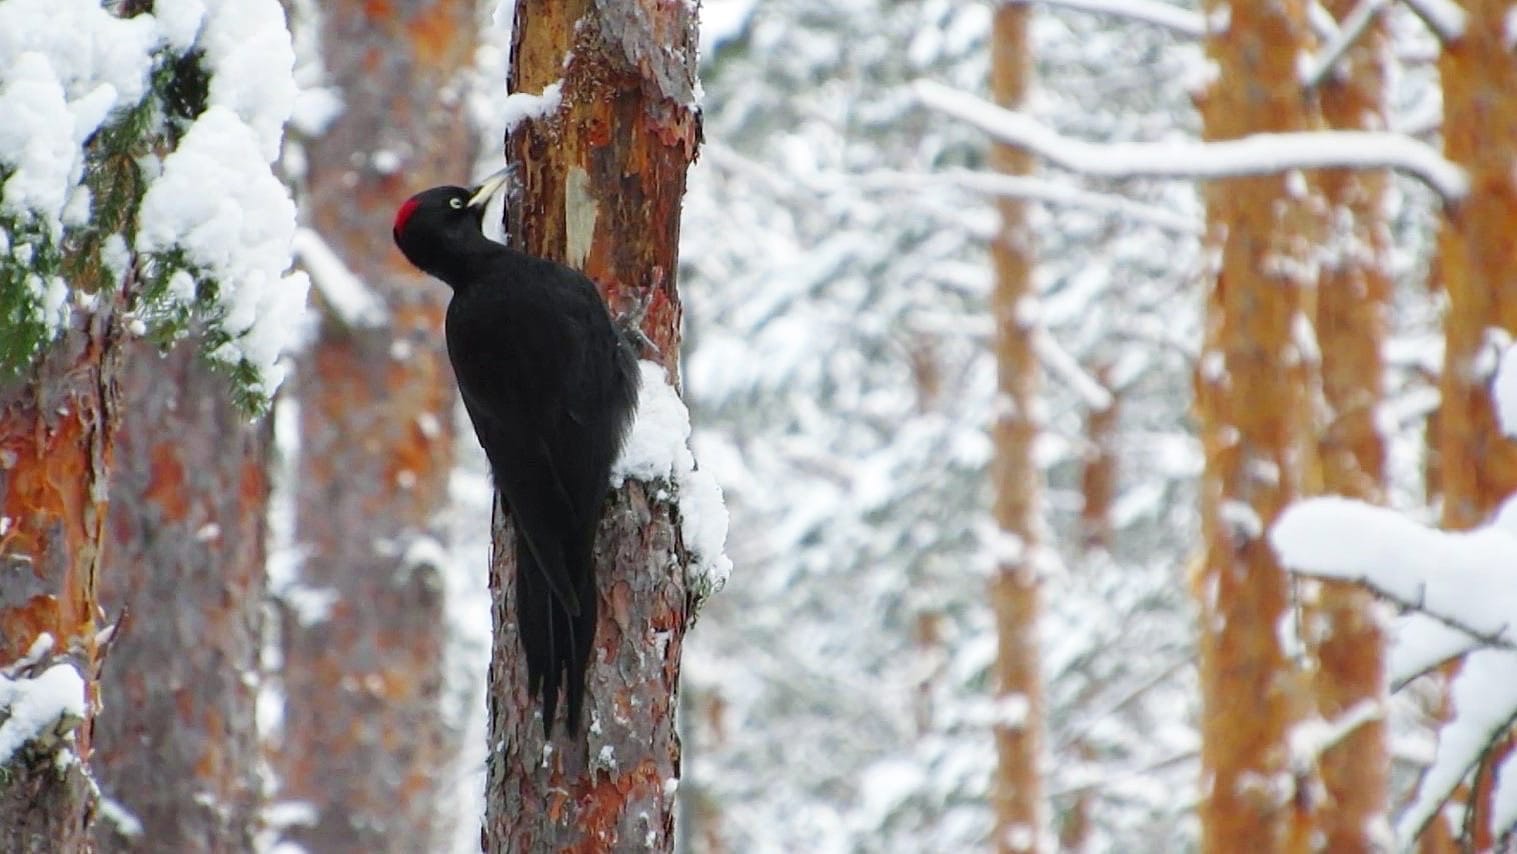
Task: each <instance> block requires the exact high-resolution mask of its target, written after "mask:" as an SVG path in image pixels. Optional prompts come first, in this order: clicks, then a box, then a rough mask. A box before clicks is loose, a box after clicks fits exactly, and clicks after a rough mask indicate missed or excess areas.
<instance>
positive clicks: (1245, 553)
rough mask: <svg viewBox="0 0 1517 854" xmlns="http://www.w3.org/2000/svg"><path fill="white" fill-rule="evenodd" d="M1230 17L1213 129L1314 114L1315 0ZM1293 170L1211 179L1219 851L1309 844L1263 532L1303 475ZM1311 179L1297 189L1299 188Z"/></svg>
mask: <svg viewBox="0 0 1517 854" xmlns="http://www.w3.org/2000/svg"><path fill="white" fill-rule="evenodd" d="M1205 12H1206V14H1207V15H1208V17H1209V18H1212V19H1216V20H1227V21H1228V25H1227V26H1225V27H1219V28H1213V29H1212V30H1211V31H1210V33H1209V34H1208V37H1207V42H1206V48H1207V55H1208V57H1209V58H1210V59H1211V60H1212V61H1214V62H1215V63H1216V64H1217V67H1218V71H1219V73H1218V77H1217V80H1216V82H1215V83H1214V84H1213V85H1212V87H1211V88H1210V89H1209V91H1207V92H1206V93H1205V94H1204V96H1202V97H1201V98H1200V107H1201V117H1202V123H1203V128H1204V135H1205V137H1206V138H1207V139H1208V140H1220V139H1231V138H1235V137H1240V136H1244V135H1246V134H1249V133H1256V132H1261V131H1296V130H1303V129H1306V128H1307V127H1308V125H1309V117H1308V115H1307V113H1306V110H1305V106H1304V105H1305V99H1304V98H1303V97H1302V92H1301V86H1300V83H1299V78H1298V75H1297V65H1296V60H1297V57H1298V55H1299V54H1300V52H1301V50H1302V48H1303V47H1305V46H1306V44H1307V38H1308V36H1307V29H1306V10H1305V4H1304V3H1303V2H1301V0H1283V2H1278V3H1228V2H1225V0H1211V2H1207V3H1206V4H1205ZM1287 181H1288V179H1287V178H1286V177H1285V176H1271V177H1259V178H1246V179H1237V180H1231V181H1226V182H1217V183H1213V184H1211V185H1209V186H1208V187H1207V189H1206V197H1205V198H1206V208H1207V224H1208V244H1209V246H1210V247H1211V249H1212V250H1213V251H1214V252H1215V253H1216V258H1217V260H1216V262H1215V263H1216V265H1217V267H1216V281H1215V284H1214V285H1213V287H1212V288H1211V292H1210V294H1209V298H1208V301H1207V311H1206V340H1205V344H1204V347H1203V350H1202V356H1201V363H1200V365H1199V366H1198V370H1197V374H1196V409H1197V414H1198V416H1199V420H1200V424H1201V437H1202V446H1203V449H1204V452H1205V457H1206V467H1205V472H1204V475H1203V478H1202V488H1201V495H1202V498H1201V522H1202V532H1203V535H1204V537H1205V555H1204V561H1203V565H1202V566H1201V568H1200V570H1199V572H1198V573H1197V577H1196V578H1195V587H1196V595H1197V597H1198V599H1199V603H1200V612H1201V637H1200V646H1201V690H1202V717H1201V736H1202V747H1201V763H1202V780H1203V782H1202V796H1203V799H1204V800H1203V801H1202V804H1201V809H1200V813H1201V844H1202V850H1204V851H1208V852H1231V851H1235V850H1237V845H1238V844H1239V842H1240V840H1247V844H1248V845H1249V846H1250V847H1251V848H1254V849H1257V850H1260V851H1291V850H1305V848H1306V847H1307V846H1308V844H1309V838H1310V827H1311V814H1312V810H1313V806H1314V805H1313V804H1312V802H1311V794H1310V793H1311V785H1310V781H1309V780H1303V779H1300V777H1299V776H1298V775H1299V774H1300V772H1301V769H1296V768H1293V767H1291V763H1290V756H1289V755H1288V746H1287V742H1286V738H1287V735H1288V734H1289V732H1290V729H1291V727H1292V726H1293V725H1294V724H1295V723H1296V722H1297V721H1299V720H1300V719H1301V717H1302V715H1303V713H1304V711H1305V704H1304V702H1303V700H1304V697H1303V692H1302V690H1301V686H1300V685H1299V684H1298V683H1299V675H1298V674H1297V673H1296V672H1295V669H1294V666H1293V665H1292V663H1291V661H1290V660H1289V659H1288V658H1287V657H1286V655H1285V652H1284V650H1283V649H1282V647H1281V638H1280V631H1281V629H1280V627H1281V623H1282V620H1283V619H1285V618H1286V617H1287V616H1288V608H1289V599H1290V591H1289V584H1288V581H1287V578H1286V575H1285V572H1284V571H1283V570H1282V569H1281V568H1280V566H1279V565H1278V564H1277V563H1276V562H1275V558H1274V553H1273V552H1272V551H1271V549H1270V547H1269V545H1268V542H1267V541H1266V540H1265V538H1264V532H1265V531H1266V530H1267V528H1268V525H1269V524H1270V523H1271V522H1272V521H1273V520H1274V518H1275V516H1276V515H1277V514H1278V513H1279V512H1280V511H1281V510H1283V509H1284V508H1285V506H1286V505H1287V504H1288V503H1289V502H1290V501H1291V500H1292V499H1293V498H1294V497H1296V496H1297V495H1299V494H1300V493H1301V490H1302V476H1303V472H1304V466H1303V457H1304V456H1305V455H1309V453H1310V452H1309V450H1307V448H1308V446H1309V444H1310V443H1309V441H1308V439H1307V437H1308V435H1309V434H1308V433H1307V432H1306V430H1307V425H1306V423H1305V418H1306V417H1307V416H1308V413H1310V411H1311V410H1310V407H1309V405H1308V403H1309V400H1308V397H1307V389H1308V382H1309V380H1310V372H1309V368H1308V365H1307V362H1306V359H1305V357H1304V354H1302V353H1301V352H1300V351H1299V350H1298V349H1297V346H1296V344H1295V340H1294V331H1295V329H1296V328H1297V326H1298V324H1299V323H1301V322H1302V320H1303V319H1304V318H1306V317H1309V316H1310V315H1309V310H1310V305H1309V303H1308V302H1307V296H1306V293H1307V290H1308V289H1309V288H1310V287H1311V286H1312V284H1313V281H1312V280H1311V273H1310V267H1309V264H1310V262H1309V260H1308V256H1307V250H1308V248H1309V247H1310V244H1311V242H1312V239H1313V234H1312V231H1311V222H1310V215H1309V208H1308V206H1307V205H1306V204H1305V202H1304V201H1303V200H1302V199H1299V198H1294V197H1293V195H1292V193H1291V192H1290V189H1289V187H1288V184H1287ZM1298 195H1299V194H1298Z"/></svg>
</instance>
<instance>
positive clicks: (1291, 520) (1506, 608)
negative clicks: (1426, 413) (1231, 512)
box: [1269, 496, 1517, 650]
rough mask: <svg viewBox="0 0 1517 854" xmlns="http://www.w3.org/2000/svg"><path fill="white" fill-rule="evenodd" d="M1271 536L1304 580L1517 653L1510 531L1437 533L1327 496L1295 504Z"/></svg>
mask: <svg viewBox="0 0 1517 854" xmlns="http://www.w3.org/2000/svg"><path fill="white" fill-rule="evenodd" d="M1269 538H1270V543H1271V545H1273V546H1274V549H1275V553H1276V554H1278V555H1279V556H1280V561H1281V563H1283V564H1284V565H1285V566H1286V567H1288V568H1289V569H1291V570H1292V571H1294V572H1296V573H1297V574H1299V575H1306V576H1312V577H1316V578H1327V579H1335V580H1340V581H1353V582H1357V583H1359V584H1362V585H1364V586H1365V587H1367V588H1369V589H1370V590H1371V591H1373V592H1374V593H1376V594H1377V595H1379V596H1382V597H1384V598H1385V599H1387V600H1389V601H1391V602H1393V603H1395V604H1397V605H1399V606H1401V607H1403V608H1406V609H1408V610H1412V611H1417V612H1420V613H1422V614H1425V615H1427V616H1428V617H1431V618H1432V619H1434V620H1437V621H1438V622H1440V623H1443V624H1444V625H1445V626H1448V627H1449V628H1452V629H1457V630H1458V631H1460V632H1463V633H1464V634H1467V635H1469V636H1470V637H1472V638H1475V639H1476V640H1478V641H1480V642H1481V643H1482V644H1483V645H1484V646H1488V647H1492V648H1497V649H1506V650H1517V626H1514V625H1513V621H1514V619H1517V617H1514V615H1517V583H1514V582H1517V577H1514V575H1517V536H1513V535H1512V533H1511V532H1510V531H1508V530H1506V528H1505V527H1501V526H1491V527H1486V528H1478V529H1476V530H1473V531H1439V530H1436V529H1433V528H1428V527H1425V526H1423V525H1420V524H1418V523H1416V522H1413V521H1412V520H1410V519H1407V518H1406V517H1404V516H1402V515H1401V514H1400V513H1397V512H1396V511H1394V510H1388V509H1386V508H1384V507H1376V506H1374V505H1372V504H1366V503H1364V502H1362V501H1354V500H1351V499H1347V498H1339V497H1335V496H1328V497H1321V498H1311V499H1308V500H1306V501H1301V502H1298V503H1296V504H1293V505H1291V506H1290V507H1289V508H1287V509H1286V511H1285V512H1284V513H1282V514H1281V515H1280V519H1279V520H1278V521H1277V522H1276V523H1275V525H1274V527H1273V528H1271V529H1270V533H1269Z"/></svg>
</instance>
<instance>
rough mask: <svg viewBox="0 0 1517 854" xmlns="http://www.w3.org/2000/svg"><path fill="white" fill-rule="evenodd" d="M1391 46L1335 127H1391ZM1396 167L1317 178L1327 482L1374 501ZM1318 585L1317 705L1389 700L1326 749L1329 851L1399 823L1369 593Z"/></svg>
mask: <svg viewBox="0 0 1517 854" xmlns="http://www.w3.org/2000/svg"><path fill="white" fill-rule="evenodd" d="M1357 6H1358V0H1327V2H1326V7H1327V9H1328V11H1329V12H1331V13H1332V14H1333V16H1334V17H1336V18H1337V19H1338V20H1340V21H1341V20H1343V19H1344V18H1345V17H1346V16H1348V15H1349V14H1350V13H1351V12H1352V11H1353V10H1354V9H1355V8H1356V7H1357ZM1388 50H1389V45H1388V44H1387V36H1386V31H1385V24H1384V21H1383V19H1382V18H1379V17H1377V19H1376V21H1375V22H1374V23H1372V24H1371V25H1370V26H1369V29H1368V30H1367V31H1366V32H1365V33H1364V34H1363V35H1362V36H1360V37H1359V39H1358V41H1356V42H1355V44H1354V46H1353V47H1352V48H1350V49H1349V51H1348V52H1347V53H1346V54H1345V55H1344V57H1343V59H1342V60H1341V61H1340V65H1339V68H1338V71H1337V73H1335V74H1332V75H1330V76H1329V77H1328V78H1327V79H1326V80H1324V81H1323V83H1322V85H1321V87H1320V88H1319V90H1318V97H1319V100H1320V104H1321V108H1322V116H1323V118H1324V120H1325V121H1326V123H1327V125H1328V126H1329V127H1330V128H1332V129H1334V130H1381V129H1383V128H1384V127H1385V126H1386V121H1385V116H1386V103H1385V97H1386V72H1387V68H1386V61H1387V57H1388V56H1389V54H1388ZM1389 177H1390V176H1389V175H1388V174H1387V173H1386V172H1384V171H1365V170H1357V171H1330V172H1324V173H1322V174H1321V176H1320V179H1319V184H1318V186H1319V187H1320V188H1321V190H1322V193H1323V196H1324V197H1325V199H1326V202H1327V210H1328V229H1329V231H1328V237H1327V241H1326V246H1327V247H1329V250H1328V251H1329V252H1331V251H1333V250H1334V249H1336V250H1337V254H1336V255H1332V256H1329V257H1328V258H1327V259H1326V260H1325V261H1324V265H1323V269H1322V277H1321V280H1320V284H1319V291H1318V295H1317V316H1316V322H1315V326H1316V330H1317V342H1318V348H1319V349H1320V351H1321V353H1322V391H1323V398H1324V400H1325V401H1326V404H1327V421H1326V424H1325V429H1324V430H1323V432H1322V433H1321V436H1320V439H1319V441H1318V444H1317V449H1318V457H1319V459H1320V460H1321V463H1322V487H1323V491H1324V492H1326V493H1328V494H1334V495H1346V496H1350V497H1353V498H1359V499H1363V500H1365V501H1372V502H1377V503H1378V502H1383V501H1384V500H1385V442H1384V439H1383V437H1382V436H1381V435H1380V430H1379V428H1378V426H1377V425H1376V423H1375V420H1376V412H1377V411H1378V408H1379V407H1380V405H1381V403H1382V402H1383V398H1384V392H1383V386H1384V382H1383V379H1382V374H1383V371H1384V360H1383V359H1382V357H1381V348H1382V346H1383V345H1384V341H1385V334H1386V311H1387V301H1388V300H1389V299H1390V293H1391V273H1390V233H1389V230H1388V228H1387V224H1386V217H1385V192H1386V187H1387V185H1388V182H1389ZM1312 586H1313V587H1316V586H1317V585H1312ZM1320 590H1321V593H1320V596H1318V597H1315V600H1313V599H1311V598H1308V602H1309V606H1310V607H1309V608H1308V611H1307V613H1308V616H1307V618H1306V620H1305V625H1304V632H1305V634H1306V641H1307V643H1308V645H1309V647H1310V648H1311V651H1312V654H1313V656H1314V657H1315V662H1316V669H1315V672H1314V673H1313V674H1312V693H1313V696H1314V697H1315V700H1316V706H1317V713H1318V714H1319V715H1320V716H1321V717H1322V719H1323V720H1326V721H1333V720H1336V719H1338V718H1340V717H1342V716H1343V715H1344V714H1345V713H1346V712H1348V711H1350V710H1351V709H1353V708H1354V707H1355V706H1356V705H1358V704H1361V703H1373V704H1376V705H1377V706H1378V707H1379V708H1380V709H1381V710H1382V711H1381V713H1380V715H1379V716H1378V717H1377V718H1376V719H1374V720H1371V721H1368V722H1366V723H1364V724H1361V725H1360V726H1358V727H1356V728H1355V729H1354V730H1353V731H1352V732H1351V733H1350V734H1349V735H1347V736H1346V737H1344V738H1343V740H1341V741H1339V742H1338V743H1337V744H1336V745H1334V746H1333V747H1331V748H1329V749H1328V750H1327V751H1325V752H1324V753H1323V754H1322V759H1321V771H1322V782H1323V785H1324V786H1325V788H1326V791H1327V803H1326V804H1325V805H1324V807H1323V809H1322V810H1320V811H1319V817H1320V820H1319V825H1318V826H1319V829H1320V831H1321V833H1322V838H1323V844H1322V848H1321V850H1324V851H1332V852H1343V854H1372V852H1375V851H1378V850H1380V847H1379V845H1378V842H1379V841H1380V840H1384V839H1386V838H1389V836H1388V834H1389V833H1390V826H1389V823H1388V821H1387V819H1386V809H1387V800H1386V795H1387V787H1388V785H1389V783H1390V756H1389V753H1388V751H1387V745H1386V724H1385V715H1384V709H1385V703H1386V702H1388V700H1389V698H1388V697H1387V696H1386V684H1385V637H1384V632H1382V631H1381V627H1380V622H1379V620H1378V619H1377V617H1376V615H1375V613H1374V607H1375V604H1374V598H1373V597H1372V596H1370V594H1369V593H1368V592H1367V591H1365V590H1363V589H1362V588H1360V587H1358V586H1357V585H1354V584H1347V583H1340V582H1321V584H1320Z"/></svg>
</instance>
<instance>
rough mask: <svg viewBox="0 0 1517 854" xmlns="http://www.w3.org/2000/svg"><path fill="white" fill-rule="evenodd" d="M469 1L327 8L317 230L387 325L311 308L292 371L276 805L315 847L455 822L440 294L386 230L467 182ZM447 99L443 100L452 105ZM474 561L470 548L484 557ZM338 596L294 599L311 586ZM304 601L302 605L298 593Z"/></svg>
mask: <svg viewBox="0 0 1517 854" xmlns="http://www.w3.org/2000/svg"><path fill="white" fill-rule="evenodd" d="M476 6H477V4H476V3H474V2H472V0H439V2H421V0H397V2H390V3H369V2H363V0H340V2H331V3H323V4H321V7H320V10H319V21H320V41H321V43H322V45H324V48H323V51H322V57H323V60H324V62H325V64H326V68H327V72H328V78H329V80H330V82H331V83H332V84H333V85H335V86H336V88H338V89H339V90H340V92H341V96H342V99H343V102H344V105H345V107H344V110H343V112H342V113H341V114H340V115H339V116H338V117H337V118H336V119H335V120H334V121H333V123H332V125H331V126H330V127H329V128H328V129H327V131H326V132H325V133H324V134H323V135H322V136H321V137H320V138H319V139H316V140H313V141H311V142H310V143H308V144H307V146H306V153H307V155H308V161H309V166H308V171H307V174H306V179H307V180H306V194H305V202H306V208H307V211H308V216H307V218H306V221H307V223H308V224H309V226H310V227H311V228H312V229H314V230H315V231H316V232H317V233H319V234H320V235H321V236H322V238H324V239H325V240H326V242H327V243H328V245H329V246H330V247H331V248H332V249H333V250H334V251H335V253H336V254H337V255H338V257H340V258H341V259H342V261H343V262H345V263H346V265H347V266H348V268H349V269H350V270H352V271H353V272H354V273H355V274H356V275H357V276H358V278H359V279H360V280H362V281H363V282H364V284H365V285H367V286H368V288H369V289H370V290H371V291H372V292H373V293H374V294H375V295H377V296H378V297H379V300H378V302H379V303H381V308H382V309H383V311H382V313H383V314H384V317H382V318H381V319H380V320H379V325H377V326H371V325H364V324H362V323H358V324H353V325H348V324H347V320H346V319H344V318H343V317H341V316H339V315H338V314H337V313H336V312H335V311H333V310H331V309H332V308H333V307H332V306H327V307H326V308H327V309H328V310H327V311H325V312H323V314H322V321H321V330H320V334H319V337H318V338H317V340H316V342H315V343H314V344H313V345H312V346H311V348H310V350H309V352H307V353H306V354H305V355H304V357H303V358H302V360H301V362H300V363H299V366H298V369H297V372H296V377H295V381H296V389H297V392H298V400H299V407H300V410H299V411H300V416H299V423H300V443H301V447H300V453H299V464H298V471H299V474H298V477H297V480H296V484H295V486H296V489H295V500H296V514H297V516H296V530H295V539H296V542H297V545H298V547H300V548H301V549H303V550H305V552H304V559H303V561H302V562H301V563H300V565H299V567H298V569H297V570H296V571H295V578H294V580H293V587H292V588H291V589H289V590H276V593H280V594H287V595H283V597H282V605H283V607H282V608H281V634H282V638H283V651H284V667H283V680H284V693H285V712H284V723H283V731H282V738H281V740H280V744H279V747H278V750H277V754H276V758H275V764H276V768H277V770H278V773H279V776H280V782H281V784H282V788H281V790H280V797H281V798H283V799H285V800H292V801H304V802H307V803H309V804H311V805H312V806H314V807H315V809H316V811H317V815H316V823H315V825H314V826H312V827H309V828H303V829H294V830H292V831H291V832H290V834H289V838H290V839H291V840H292V841H295V842H297V843H299V844H301V845H303V846H305V847H306V849H307V850H309V851H312V852H328V851H331V852H336V851H396V852H416V851H432V850H437V849H438V847H439V846H440V845H442V840H444V839H445V838H447V836H448V834H449V833H451V831H452V825H453V823H454V822H455V821H456V820H457V819H458V818H459V817H457V816H454V815H451V814H450V809H451V808H452V807H453V806H454V805H453V804H451V803H449V802H446V801H444V800H440V799H439V793H440V792H441V791H442V790H443V789H444V787H445V786H446V785H447V784H448V783H449V782H450V781H449V780H447V779H446V776H447V774H448V773H449V769H450V768H451V765H450V761H449V760H450V758H451V756H452V754H453V752H454V745H455V744H456V739H457V738H458V735H459V734H458V733H453V732H450V731H449V728H448V726H447V722H446V721H445V720H444V718H443V716H442V714H441V712H440V710H439V707H438V703H439V699H440V698H441V696H442V693H443V675H442V674H443V663H444V662H443V655H444V649H445V646H446V632H447V629H446V621H445V613H444V597H443V584H442V581H441V577H440V573H442V572H443V571H445V570H446V569H447V568H446V567H443V566H439V565H437V558H438V556H440V555H441V554H442V550H441V548H440V537H441V530H440V527H439V525H438V517H439V515H440V514H441V513H442V512H443V511H444V509H445V508H446V507H447V506H448V491H447V484H448V478H449V474H450V471H451V467H452V460H453V429H452V425H453V411H454V406H455V401H456V397H455V395H456V392H455V391H454V388H453V378H452V373H451V371H450V370H449V368H448V366H447V356H446V354H445V352H444V346H443V334H442V315H443V307H444V306H445V304H446V300H447V296H448V295H447V290H446V288H444V287H443V286H441V285H439V284H437V283H436V282H432V281H430V280H428V279H426V278H424V277H422V276H421V275H420V274H418V273H416V272H415V271H414V270H412V269H411V268H410V266H409V265H408V264H406V262H405V261H404V259H403V258H402V257H401V255H400V254H399V252H397V251H396V250H395V248H394V247H393V245H392V243H391V240H390V225H391V221H392V218H393V216H394V213H395V209H396V208H397V207H398V206H399V203H400V202H401V201H402V200H403V199H405V198H406V197H407V196H409V195H410V194H412V193H414V192H417V191H419V190H422V189H424V188H426V187H428V186H431V185H435V184H462V183H467V182H468V181H469V180H470V178H471V175H470V172H471V171H472V168H473V161H474V152H475V145H474V143H473V136H472V131H471V130H470V127H469V123H468V122H467V121H466V120H464V119H463V118H462V113H463V112H464V111H463V107H462V92H460V91H459V87H460V86H461V85H462V83H461V80H462V78H463V76H464V74H465V72H466V70H467V69H468V68H469V67H470V66H471V63H472V62H473V60H474V51H475V39H476V29H477V28H476ZM449 91H452V92H453V93H454V97H452V98H449V97H447V94H446V93H447V92H449ZM482 557H483V556H481V558H482ZM327 596H330V597H332V598H331V607H330V609H329V610H326V611H323V610H322V609H321V608H316V609H311V608H309V607H306V605H308V604H309V603H310V601H312V599H313V597H315V599H314V601H318V602H319V601H320V597H327ZM303 600H305V602H304V604H303Z"/></svg>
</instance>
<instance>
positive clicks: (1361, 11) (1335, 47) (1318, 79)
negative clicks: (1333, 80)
mask: <svg viewBox="0 0 1517 854" xmlns="http://www.w3.org/2000/svg"><path fill="white" fill-rule="evenodd" d="M1389 5H1391V0H1359V5H1357V6H1355V7H1354V9H1353V11H1351V12H1349V13H1348V16H1347V17H1345V18H1344V19H1343V25H1342V26H1341V27H1339V28H1338V29H1337V31H1336V32H1335V33H1334V34H1333V37H1332V38H1331V39H1329V40H1328V43H1327V46H1326V47H1324V48H1322V50H1321V51H1319V52H1318V53H1317V55H1316V56H1314V57H1312V58H1310V59H1309V60H1307V61H1306V63H1305V68H1304V69H1303V71H1302V74H1301V83H1302V85H1304V86H1306V88H1308V89H1315V88H1317V87H1318V86H1320V85H1322V81H1323V80H1325V79H1327V75H1328V74H1329V73H1331V72H1332V70H1333V67H1334V66H1336V65H1337V64H1338V61H1339V60H1341V59H1342V58H1343V55H1344V54H1346V53H1348V49H1349V48H1351V47H1353V46H1354V43H1355V42H1357V41H1359V38H1360V37H1361V36H1363V35H1364V34H1365V33H1366V32H1368V31H1369V28H1370V24H1372V23H1374V21H1375V19H1376V18H1378V17H1379V16H1380V13H1381V12H1382V11H1384V10H1385V8H1386V7H1387V6H1389Z"/></svg>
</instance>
